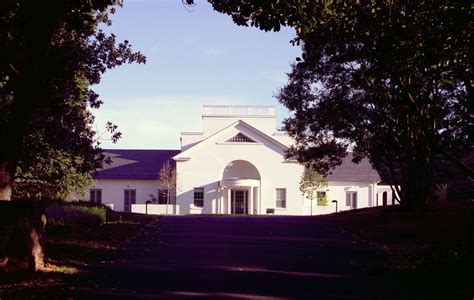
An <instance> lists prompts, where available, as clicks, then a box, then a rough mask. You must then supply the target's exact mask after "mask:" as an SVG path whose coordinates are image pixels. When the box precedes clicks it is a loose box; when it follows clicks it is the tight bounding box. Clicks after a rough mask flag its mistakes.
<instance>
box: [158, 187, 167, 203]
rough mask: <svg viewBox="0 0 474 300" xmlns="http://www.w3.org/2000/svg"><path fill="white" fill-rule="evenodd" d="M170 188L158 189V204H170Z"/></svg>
mask: <svg viewBox="0 0 474 300" xmlns="http://www.w3.org/2000/svg"><path fill="white" fill-rule="evenodd" d="M167 200H168V189H159V190H158V204H168V201H167Z"/></svg>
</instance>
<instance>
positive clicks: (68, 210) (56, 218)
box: [46, 202, 107, 225]
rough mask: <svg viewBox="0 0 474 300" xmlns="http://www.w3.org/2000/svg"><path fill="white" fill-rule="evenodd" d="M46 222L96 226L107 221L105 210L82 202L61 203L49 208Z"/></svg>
mask: <svg viewBox="0 0 474 300" xmlns="http://www.w3.org/2000/svg"><path fill="white" fill-rule="evenodd" d="M46 214H47V216H48V222H52V223H63V224H67V223H74V224H80V225H96V224H101V223H105V221H106V220H107V208H106V207H104V206H102V205H90V204H85V203H84V202H75V203H63V204H55V205H52V206H50V207H49V208H48V209H47V210H46Z"/></svg>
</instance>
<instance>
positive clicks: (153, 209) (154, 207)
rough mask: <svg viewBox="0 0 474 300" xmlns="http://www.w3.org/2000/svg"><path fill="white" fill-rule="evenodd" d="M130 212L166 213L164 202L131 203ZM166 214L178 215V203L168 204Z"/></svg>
mask: <svg viewBox="0 0 474 300" xmlns="http://www.w3.org/2000/svg"><path fill="white" fill-rule="evenodd" d="M132 212H133V213H137V214H149V215H166V214H167V213H166V204H148V205H147V204H132ZM168 215H179V205H175V204H168Z"/></svg>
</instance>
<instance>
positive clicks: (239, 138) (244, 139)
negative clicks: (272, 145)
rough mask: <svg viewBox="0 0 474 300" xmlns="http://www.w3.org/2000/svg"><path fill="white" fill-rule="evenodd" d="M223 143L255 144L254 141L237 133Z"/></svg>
mask: <svg viewBox="0 0 474 300" xmlns="http://www.w3.org/2000/svg"><path fill="white" fill-rule="evenodd" d="M224 143H257V142H256V141H255V140H253V139H251V138H249V137H248V136H246V135H245V134H243V133H242V132H239V133H237V134H235V135H233V136H232V137H230V138H228V139H226V140H225V141H224Z"/></svg>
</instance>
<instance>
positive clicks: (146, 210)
mask: <svg viewBox="0 0 474 300" xmlns="http://www.w3.org/2000/svg"><path fill="white" fill-rule="evenodd" d="M150 203H151V201H150V200H146V201H145V215H148V204H150Z"/></svg>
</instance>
